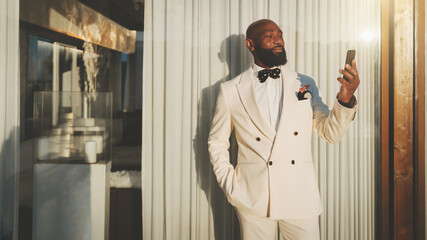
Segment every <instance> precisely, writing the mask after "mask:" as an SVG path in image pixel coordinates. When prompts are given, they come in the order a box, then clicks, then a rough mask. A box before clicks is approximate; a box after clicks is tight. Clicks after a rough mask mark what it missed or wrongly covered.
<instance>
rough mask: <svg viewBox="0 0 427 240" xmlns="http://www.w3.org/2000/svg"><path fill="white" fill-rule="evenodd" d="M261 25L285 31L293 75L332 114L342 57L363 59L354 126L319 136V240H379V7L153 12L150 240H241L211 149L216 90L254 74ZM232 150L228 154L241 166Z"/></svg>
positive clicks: (147, 197)
mask: <svg viewBox="0 0 427 240" xmlns="http://www.w3.org/2000/svg"><path fill="white" fill-rule="evenodd" d="M261 18H270V19H272V20H273V21H275V22H276V23H277V24H278V25H279V26H280V27H281V28H282V30H283V31H284V38H285V48H286V51H287V55H288V63H287V64H288V66H289V68H291V69H294V70H296V71H298V72H301V73H304V74H307V75H310V76H312V77H313V78H314V79H316V80H317V83H318V86H319V88H320V90H321V94H322V96H323V99H324V100H325V101H326V103H327V104H328V105H329V106H332V103H333V101H334V99H335V97H336V94H337V92H338V90H339V85H340V84H339V83H338V82H337V81H336V78H337V77H338V76H339V73H338V69H339V68H342V67H343V65H344V61H345V55H346V50H347V49H356V50H357V53H356V60H357V63H358V68H359V75H360V79H361V84H360V86H359V89H358V90H357V92H356V97H357V98H358V101H359V110H358V112H357V115H356V118H355V120H354V122H353V123H352V126H351V127H350V129H349V131H348V133H347V134H346V135H345V136H344V138H343V139H342V141H341V142H340V143H338V144H328V143H326V142H325V141H324V140H322V139H318V137H317V135H316V134H313V140H312V143H313V144H312V148H313V153H314V156H313V157H314V162H315V166H316V169H317V176H318V182H319V188H320V192H321V197H322V200H323V205H324V212H323V213H322V215H321V216H320V231H321V239H374V238H375V234H376V232H375V216H376V212H375V201H376V198H375V191H376V187H375V184H376V182H375V179H376V178H375V174H376V169H377V166H376V162H377V161H376V160H378V159H379V158H378V154H379V152H378V151H379V150H378V149H379V145H378V144H379V138H378V129H379V122H378V116H379V94H378V93H379V83H380V79H379V72H380V71H379V66H380V63H379V35H378V33H379V32H380V1H379V0H377V1H372V0H361V1H351V0H345V1H343V0H330V1H319V0H317V1H316V0H299V1H298V0H287V1H283V0H253V1H242V0H218V1H208V0H155V1H154V0H147V1H145V20H144V21H145V22H144V25H145V29H144V38H145V39H144V60H143V123H142V124H143V132H142V139H143V140H142V141H143V143H142V172H141V173H142V195H143V196H142V197H143V203H142V205H143V220H142V221H143V239H239V236H240V233H239V224H238V221H237V218H236V215H235V212H234V210H233V208H232V207H231V206H230V205H229V204H228V203H227V201H226V199H225V197H224V194H223V193H222V191H221V189H220V188H219V186H218V183H217V182H216V178H215V176H214V174H213V172H212V168H211V164H210V162H209V154H208V151H207V138H208V134H209V130H210V124H211V120H212V117H213V114H214V108H215V104H216V98H217V95H218V91H219V85H220V84H221V83H222V82H224V81H227V80H230V79H232V78H233V77H235V76H237V75H238V74H240V73H241V72H243V71H244V70H246V69H247V68H249V67H250V66H251V64H252V59H251V55H250V53H249V51H248V50H246V48H245V46H244V38H245V37H244V33H245V31H246V28H247V26H248V25H249V24H250V23H252V22H253V21H255V20H257V19H261ZM230 141H231V142H232V143H234V142H235V140H234V139H233V137H231V139H230ZM236 149H237V146H236V144H232V146H231V150H230V152H231V159H232V162H234V163H235V158H236ZM278 238H280V237H278Z"/></svg>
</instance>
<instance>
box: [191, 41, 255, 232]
mask: <svg viewBox="0 0 427 240" xmlns="http://www.w3.org/2000/svg"><path fill="white" fill-rule="evenodd" d="M244 40H245V36H244V35H243V34H240V35H235V34H234V35H230V36H229V37H227V38H226V39H224V40H223V41H222V43H221V49H220V51H219V53H218V58H219V60H220V61H221V62H226V63H227V66H228V70H229V71H228V72H229V74H228V75H227V76H225V77H224V78H222V79H220V80H218V81H217V82H216V83H215V84H214V85H212V86H210V87H207V88H205V89H203V90H202V94H201V98H200V100H199V103H198V123H197V131H196V136H195V138H194V142H193V147H194V153H195V156H196V158H195V161H196V162H195V166H196V170H197V182H198V185H199V187H200V188H201V189H202V190H203V191H204V193H205V194H206V199H207V200H208V201H209V204H210V206H211V208H212V214H213V221H214V233H215V239H224V240H227V239H230V240H231V239H240V230H239V222H238V219H237V216H236V214H235V212H234V208H233V207H232V206H231V205H230V204H229V203H228V202H227V199H226V197H225V195H224V193H223V191H222V190H221V188H220V187H219V185H218V182H217V180H216V176H215V174H214V172H213V170H212V165H211V163H210V159H209V152H208V138H209V132H210V128H211V123H212V119H213V116H214V113H215V106H216V100H217V97H218V94H219V90H220V85H221V83H223V82H225V81H228V80H231V79H233V78H234V77H236V76H238V75H239V74H241V73H242V72H244V71H245V70H246V69H248V68H249V67H250V66H251V64H252V57H251V55H250V52H249V51H248V50H247V49H246V47H245V45H244ZM230 144H231V145H230V160H231V163H232V164H233V165H234V166H236V162H237V149H238V146H237V142H236V138H235V135H234V132H233V133H232V135H231V137H230Z"/></svg>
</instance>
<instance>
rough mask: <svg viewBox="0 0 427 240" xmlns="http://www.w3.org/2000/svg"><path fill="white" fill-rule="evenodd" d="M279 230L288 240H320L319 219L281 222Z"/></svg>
mask: <svg viewBox="0 0 427 240" xmlns="http://www.w3.org/2000/svg"><path fill="white" fill-rule="evenodd" d="M279 229H280V233H281V234H282V236H283V238H284V239H286V240H318V239H320V234H319V217H314V218H309V219H296V220H279Z"/></svg>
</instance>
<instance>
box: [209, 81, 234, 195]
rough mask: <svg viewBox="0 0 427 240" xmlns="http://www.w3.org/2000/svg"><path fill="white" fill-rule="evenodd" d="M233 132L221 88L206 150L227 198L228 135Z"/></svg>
mask: <svg viewBox="0 0 427 240" xmlns="http://www.w3.org/2000/svg"><path fill="white" fill-rule="evenodd" d="M232 130H233V124H232V121H231V115H230V111H229V108H228V106H227V101H226V97H225V93H224V89H223V86H222V85H221V90H220V92H219V95H218V99H217V103H216V109H215V115H214V117H213V120H212V127H211V130H210V133H209V139H208V148H209V156H210V161H211V163H212V166H213V171H214V172H215V175H216V178H217V181H218V183H219V185H220V187H221V188H222V190H223V191H224V193H225V194H226V196H227V197H228V196H229V195H230V194H231V191H232V181H233V174H234V167H233V165H232V164H231V163H230V154H229V151H228V149H229V147H230V142H229V138H230V134H231V132H232Z"/></svg>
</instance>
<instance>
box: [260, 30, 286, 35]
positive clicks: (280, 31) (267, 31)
mask: <svg viewBox="0 0 427 240" xmlns="http://www.w3.org/2000/svg"><path fill="white" fill-rule="evenodd" d="M269 32H274V30H266V31H264V33H263V34H265V33H269ZM279 33H283V31H282V30H279Z"/></svg>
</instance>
